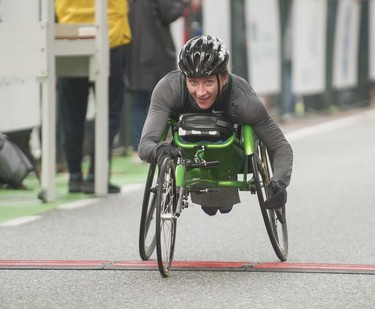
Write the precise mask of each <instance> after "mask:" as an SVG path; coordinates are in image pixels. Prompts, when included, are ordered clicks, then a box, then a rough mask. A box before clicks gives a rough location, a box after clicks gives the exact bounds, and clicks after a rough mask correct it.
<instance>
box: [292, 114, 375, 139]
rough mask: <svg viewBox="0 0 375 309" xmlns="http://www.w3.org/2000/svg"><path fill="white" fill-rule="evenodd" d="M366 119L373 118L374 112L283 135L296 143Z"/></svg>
mask: <svg viewBox="0 0 375 309" xmlns="http://www.w3.org/2000/svg"><path fill="white" fill-rule="evenodd" d="M366 118H370V119H371V118H375V110H370V111H366V112H363V113H360V114H356V115H353V116H348V117H345V118H341V119H337V120H332V121H328V122H325V123H321V124H317V125H313V126H310V127H307V128H303V129H298V130H296V131H293V132H289V133H287V134H285V137H286V139H287V140H288V141H289V142H294V141H298V140H301V139H303V138H306V137H310V136H314V135H318V134H323V133H327V132H331V131H334V130H338V129H341V128H344V127H347V126H349V125H351V124H355V123H359V122H361V121H363V119H366Z"/></svg>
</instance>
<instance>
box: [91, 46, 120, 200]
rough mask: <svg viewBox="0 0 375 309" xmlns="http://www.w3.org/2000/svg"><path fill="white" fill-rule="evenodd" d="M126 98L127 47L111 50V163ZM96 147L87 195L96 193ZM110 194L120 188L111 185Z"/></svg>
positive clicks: (109, 97) (93, 153) (109, 86)
mask: <svg viewBox="0 0 375 309" xmlns="http://www.w3.org/2000/svg"><path fill="white" fill-rule="evenodd" d="M124 96H125V46H120V47H117V48H113V49H111V50H110V76H109V81H108V104H109V109H108V116H109V119H108V125H109V132H108V133H109V136H108V159H109V160H110V161H111V157H112V146H113V141H114V138H115V136H116V134H117V133H118V132H119V130H120V125H121V114H122V107H123V105H124ZM94 149H95V146H94V147H93V149H92V151H91V155H90V169H89V175H88V179H87V181H88V183H89V184H88V186H86V187H87V188H86V189H85V190H84V191H85V192H86V193H93V192H94V185H93V183H94V179H95V176H94V173H95V151H94ZM108 192H109V193H118V192H120V188H119V187H117V186H115V185H111V184H109V187H108Z"/></svg>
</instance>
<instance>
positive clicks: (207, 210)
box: [201, 206, 219, 216]
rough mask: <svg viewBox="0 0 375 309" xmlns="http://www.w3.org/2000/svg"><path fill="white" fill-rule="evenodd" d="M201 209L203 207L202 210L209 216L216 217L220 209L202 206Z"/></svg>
mask: <svg viewBox="0 0 375 309" xmlns="http://www.w3.org/2000/svg"><path fill="white" fill-rule="evenodd" d="M201 207H202V210H203V211H204V212H205V213H206V214H208V215H209V216H214V215H216V213H217V210H218V209H219V208H213V207H205V206H201Z"/></svg>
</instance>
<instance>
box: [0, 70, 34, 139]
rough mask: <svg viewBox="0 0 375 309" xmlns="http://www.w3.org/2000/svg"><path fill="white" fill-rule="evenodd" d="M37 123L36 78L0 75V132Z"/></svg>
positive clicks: (29, 126)
mask: <svg viewBox="0 0 375 309" xmlns="http://www.w3.org/2000/svg"><path fill="white" fill-rule="evenodd" d="M39 125H40V99H39V83H38V82H37V81H36V79H35V78H31V77H28V78H21V77H9V78H6V77H0V132H10V131H18V130H21V129H27V128H32V127H34V126H39Z"/></svg>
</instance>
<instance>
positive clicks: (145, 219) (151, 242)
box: [139, 164, 159, 261]
mask: <svg viewBox="0 0 375 309" xmlns="http://www.w3.org/2000/svg"><path fill="white" fill-rule="evenodd" d="M158 176H159V167H158V165H157V164H151V165H150V167H149V169H148V175H147V180H146V185H145V190H144V194H143V202H142V214H141V223H140V228H139V255H140V256H141V259H142V260H144V261H146V260H148V259H149V258H150V256H151V255H152V253H153V252H154V250H155V246H156V192H157V180H158Z"/></svg>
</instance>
